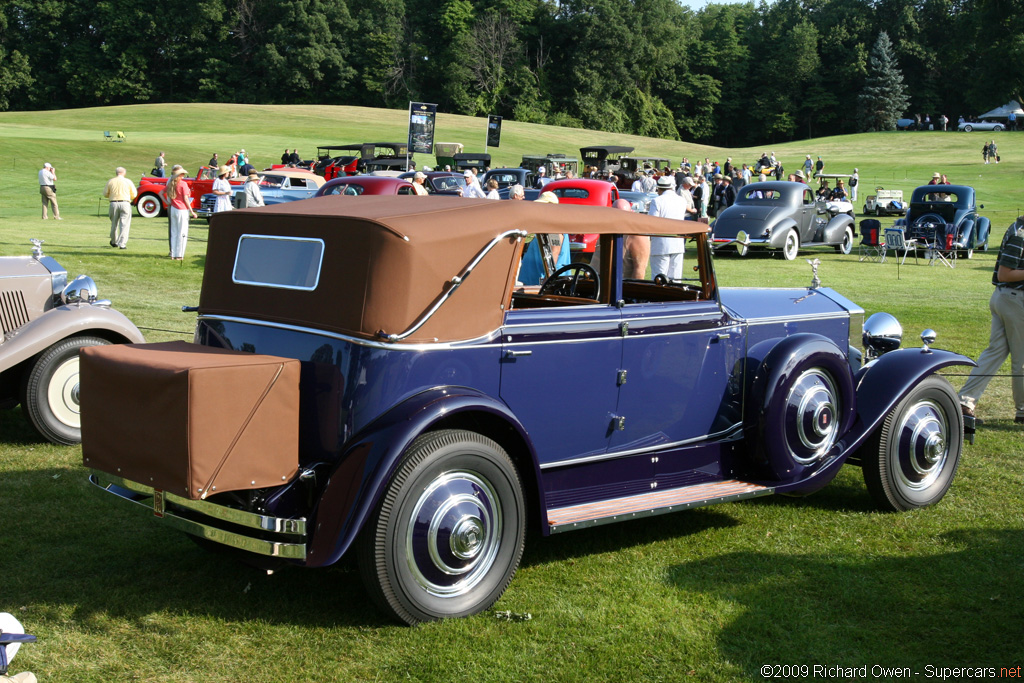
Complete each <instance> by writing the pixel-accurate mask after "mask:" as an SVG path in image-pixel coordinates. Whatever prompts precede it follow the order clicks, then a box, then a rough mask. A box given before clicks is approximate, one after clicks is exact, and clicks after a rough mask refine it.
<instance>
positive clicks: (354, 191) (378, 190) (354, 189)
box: [316, 175, 416, 197]
mask: <svg viewBox="0 0 1024 683" xmlns="http://www.w3.org/2000/svg"><path fill="white" fill-rule="evenodd" d="M364 194H365V195H375V194H395V195H398V194H416V190H414V189H413V187H412V182H411V181H409V180H405V179H403V178H389V177H387V176H372V175H353V176H347V177H344V178H335V179H334V180H328V181H327V182H326V183H324V185H323V187H321V188H320V189H319V190H317V192H316V196H317V197H327V196H331V195H345V196H349V197H357V196H359V195H364Z"/></svg>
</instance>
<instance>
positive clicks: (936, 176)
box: [932, 173, 942, 180]
mask: <svg viewBox="0 0 1024 683" xmlns="http://www.w3.org/2000/svg"><path fill="white" fill-rule="evenodd" d="M932 178H935V179H938V180H941V179H942V175H941V174H939V173H932Z"/></svg>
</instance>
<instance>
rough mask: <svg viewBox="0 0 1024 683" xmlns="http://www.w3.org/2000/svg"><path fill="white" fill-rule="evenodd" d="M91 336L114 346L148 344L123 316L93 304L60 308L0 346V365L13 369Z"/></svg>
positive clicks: (26, 326) (49, 312)
mask: <svg viewBox="0 0 1024 683" xmlns="http://www.w3.org/2000/svg"><path fill="white" fill-rule="evenodd" d="M83 335H92V336H95V337H102V338H104V339H107V340H109V341H111V342H113V343H115V344H123V343H136V344H141V343H142V342H144V341H146V340H145V339H144V338H143V337H142V333H141V332H139V328H137V327H135V325H134V324H133V323H132V321H130V320H128V318H126V317H125V316H124V314H123V313H120V312H119V311H115V310H113V309H110V308H104V307H101V306H95V305H92V304H85V303H83V304H70V305H67V306H58V307H57V308H54V309H52V310H50V311H48V312H47V313H46V314H44V315H42V316H40V317H38V318H36V319H35V320H33V321H31V322H29V323H27V324H25V325H23V326H21V327H20V328H18V332H17V334H15V335H14V336H13V337H11V338H10V339H8V340H7V341H5V342H4V343H3V346H0V364H2V366H3V367H4V368H10V367H13V366H15V365H17V364H18V363H21V362H22V361H24V360H27V359H29V358H31V357H32V356H35V355H36V354H38V353H42V352H43V351H45V350H46V349H48V348H49V347H50V346H52V345H53V344H56V343H57V342H59V341H60V340H62V339H67V338H68V337H81V336H83Z"/></svg>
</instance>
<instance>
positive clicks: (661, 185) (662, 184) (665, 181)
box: [658, 175, 676, 190]
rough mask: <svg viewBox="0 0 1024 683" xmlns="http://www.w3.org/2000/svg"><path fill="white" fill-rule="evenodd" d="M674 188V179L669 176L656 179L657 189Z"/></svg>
mask: <svg viewBox="0 0 1024 683" xmlns="http://www.w3.org/2000/svg"><path fill="white" fill-rule="evenodd" d="M675 186H676V181H675V179H673V178H672V176H670V175H663V176H661V177H660V178H658V189H659V190H671V189H673V188H674V187H675Z"/></svg>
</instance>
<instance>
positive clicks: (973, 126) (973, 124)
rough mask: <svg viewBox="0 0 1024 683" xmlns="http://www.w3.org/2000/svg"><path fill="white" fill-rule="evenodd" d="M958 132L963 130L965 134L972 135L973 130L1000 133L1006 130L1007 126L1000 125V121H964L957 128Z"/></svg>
mask: <svg viewBox="0 0 1024 683" xmlns="http://www.w3.org/2000/svg"><path fill="white" fill-rule="evenodd" d="M956 128H957V130H962V131H964V132H965V133H970V132H971V131H972V130H991V131H1000V130H1003V129H1004V128H1006V124H1003V123H1000V122H999V121H964V122H963V123H959V124H957V126H956Z"/></svg>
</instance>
